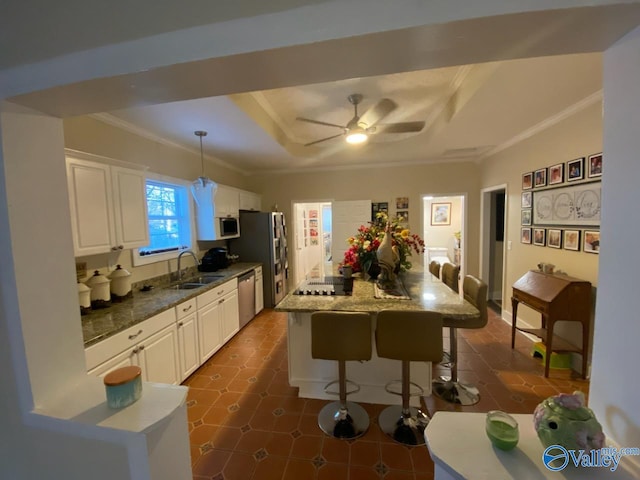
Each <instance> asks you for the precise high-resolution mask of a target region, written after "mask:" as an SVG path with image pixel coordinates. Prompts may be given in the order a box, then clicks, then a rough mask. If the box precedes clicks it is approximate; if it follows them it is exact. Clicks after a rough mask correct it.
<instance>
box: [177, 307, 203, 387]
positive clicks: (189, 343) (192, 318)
mask: <svg viewBox="0 0 640 480" xmlns="http://www.w3.org/2000/svg"><path fill="white" fill-rule="evenodd" d="M197 318H198V316H197V315H196V313H195V312H194V313H192V314H191V315H188V316H186V317H184V318H182V319H180V320H178V352H179V354H180V381H182V380H184V379H185V378H187V377H188V376H189V375H191V374H192V373H193V372H195V371H196V370H197V369H198V367H199V366H200V352H199V348H198V321H197Z"/></svg>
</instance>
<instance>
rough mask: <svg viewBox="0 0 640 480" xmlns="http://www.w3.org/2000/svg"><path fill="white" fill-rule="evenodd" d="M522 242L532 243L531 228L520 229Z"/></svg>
mask: <svg viewBox="0 0 640 480" xmlns="http://www.w3.org/2000/svg"><path fill="white" fill-rule="evenodd" d="M520 243H531V228H528V227H527V228H521V229H520Z"/></svg>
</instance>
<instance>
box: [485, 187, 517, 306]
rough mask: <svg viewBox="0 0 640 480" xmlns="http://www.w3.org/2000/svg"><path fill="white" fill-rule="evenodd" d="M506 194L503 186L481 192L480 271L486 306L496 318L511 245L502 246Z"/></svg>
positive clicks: (500, 303)
mask: <svg viewBox="0 0 640 480" xmlns="http://www.w3.org/2000/svg"><path fill="white" fill-rule="evenodd" d="M506 193H507V191H506V185H499V186H496V187H490V188H487V189H484V190H483V191H482V220H481V222H482V224H481V239H480V243H481V245H482V251H481V256H480V263H481V268H480V271H481V275H482V278H483V279H485V282H486V283H487V285H488V296H489V298H488V306H489V308H491V309H492V310H494V311H495V312H496V313H498V314H500V315H502V308H503V298H502V297H503V291H504V285H503V283H504V270H505V259H506V251H507V249H508V248H510V243H511V242H510V241H507V242H506V244H505V221H506V218H507V215H506V213H507V212H506V209H507V205H506V198H507V196H506Z"/></svg>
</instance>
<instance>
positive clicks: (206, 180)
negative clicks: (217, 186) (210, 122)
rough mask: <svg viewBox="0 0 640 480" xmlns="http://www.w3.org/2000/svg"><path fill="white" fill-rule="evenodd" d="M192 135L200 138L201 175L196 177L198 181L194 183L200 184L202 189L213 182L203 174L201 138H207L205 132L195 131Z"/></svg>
mask: <svg viewBox="0 0 640 480" xmlns="http://www.w3.org/2000/svg"><path fill="white" fill-rule="evenodd" d="M193 133H194V134H195V135H196V136H197V137H199V138H200V164H201V167H202V174H201V175H200V176H199V177H198V179H197V180H196V181H199V182H200V183H201V184H202V186H203V187H204V186H205V185H207V184H208V183H213V181H212V180H210V179H209V178H207V177H206V176H205V174H204V153H203V151H202V137H206V136H207V132H205V131H204V130H196V131H195V132H193Z"/></svg>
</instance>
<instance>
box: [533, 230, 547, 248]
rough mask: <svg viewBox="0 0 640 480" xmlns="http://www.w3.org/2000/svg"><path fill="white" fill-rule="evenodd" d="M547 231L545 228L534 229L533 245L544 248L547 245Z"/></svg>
mask: <svg viewBox="0 0 640 480" xmlns="http://www.w3.org/2000/svg"><path fill="white" fill-rule="evenodd" d="M546 234H547V231H546V229H544V228H534V229H533V244H534V245H538V246H540V247H544V246H545V245H546V237H547V235H546Z"/></svg>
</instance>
